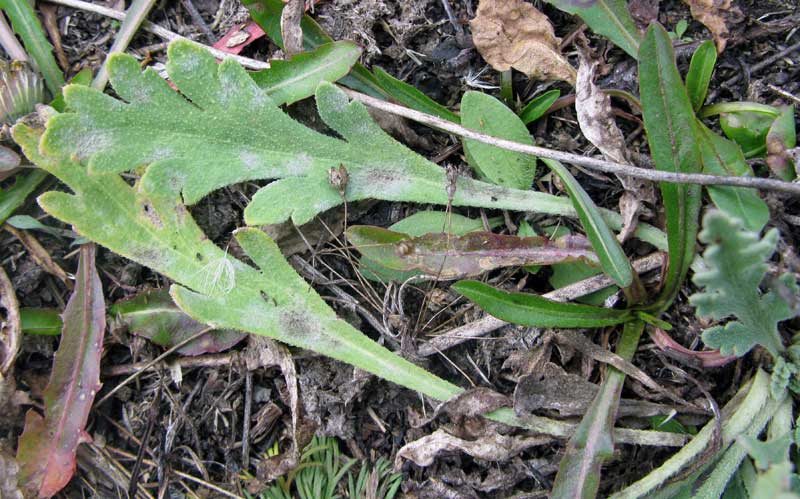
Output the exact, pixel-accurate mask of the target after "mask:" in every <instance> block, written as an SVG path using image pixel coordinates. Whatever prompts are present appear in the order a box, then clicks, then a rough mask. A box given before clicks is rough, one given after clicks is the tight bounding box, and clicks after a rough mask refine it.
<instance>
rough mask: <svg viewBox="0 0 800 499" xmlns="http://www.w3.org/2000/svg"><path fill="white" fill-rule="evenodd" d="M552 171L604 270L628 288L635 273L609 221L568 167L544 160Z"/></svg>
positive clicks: (621, 285) (622, 286)
mask: <svg viewBox="0 0 800 499" xmlns="http://www.w3.org/2000/svg"><path fill="white" fill-rule="evenodd" d="M542 161H543V162H544V164H546V165H547V166H548V167H549V168H550V169H551V170H553V172H554V173H555V174H556V175H558V177H559V178H560V179H561V183H562V184H563V185H564V188H565V189H566V190H567V193H569V197H570V199H571V200H572V204H573V205H574V206H575V211H577V212H578V217H579V218H580V220H581V225H583V230H585V231H586V236H587V237H588V238H589V241H591V243H592V248H594V251H595V252H596V253H597V257H598V258H599V259H600V265H601V266H602V267H603V271H604V272H605V273H606V274H608V275H609V277H611V278H612V279H613V280H614V282H615V283H617V285H618V286H619V287H621V288H627V287H628V286H631V285H632V284H633V282H634V272H633V267H631V263H630V261H629V260H628V257H627V256H625V252H624V251H623V250H622V246H620V244H619V241H617V238H616V237H614V233H613V232H611V229H610V228H609V227H608V224H606V222H605V220H603V218H602V217H601V216H600V211H599V210H598V209H597V206H596V205H595V204H594V201H592V198H590V197H589V195H588V194H586V191H584V190H583V187H581V184H579V183H578V181H577V180H575V177H573V176H572V174H571V173H570V172H569V170H567V169H566V168H565V167H564V165H562V164H561V163H559V162H558V161H555V160H552V159H543V160H542Z"/></svg>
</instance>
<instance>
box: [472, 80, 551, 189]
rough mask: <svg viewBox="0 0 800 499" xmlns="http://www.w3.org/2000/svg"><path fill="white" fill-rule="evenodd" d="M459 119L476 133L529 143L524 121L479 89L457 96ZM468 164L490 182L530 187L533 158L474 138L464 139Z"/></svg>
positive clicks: (530, 141) (531, 141) (531, 143)
mask: <svg viewBox="0 0 800 499" xmlns="http://www.w3.org/2000/svg"><path fill="white" fill-rule="evenodd" d="M461 122H462V124H463V125H464V126H465V127H467V128H469V129H472V130H475V131H476V132H481V133H485V134H487V135H491V136H492V137H498V138H501V139H507V140H513V141H514V142H520V143H522V144H530V145H533V140H532V139H531V136H530V133H528V129H527V128H526V127H525V124H524V123H522V121H521V120H520V119H519V117H518V116H517V115H516V114H514V112H513V111H511V110H510V109H509V108H508V107H506V105H505V104H503V103H502V102H500V101H499V100H497V99H495V98H494V97H492V96H491V95H487V94H484V93H482V92H466V93H465V94H464V96H463V97H462V98H461ZM463 142H464V152H465V153H466V156H467V159H468V160H469V163H470V165H472V167H473V168H474V169H475V170H476V171H477V172H478V173H479V174H480V175H481V176H482V177H484V178H486V179H488V180H489V181H490V182H492V183H494V184H497V185H502V186H505V187H512V188H515V189H523V190H526V189H530V187H531V184H532V183H533V177H534V175H535V174H536V158H535V157H533V156H530V155H528V154H522V153H518V152H513V151H508V150H506V149H501V148H499V147H496V146H491V145H489V144H484V143H483V142H478V141H476V140H470V139H464V141H463Z"/></svg>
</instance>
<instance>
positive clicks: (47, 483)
mask: <svg viewBox="0 0 800 499" xmlns="http://www.w3.org/2000/svg"><path fill="white" fill-rule="evenodd" d="M94 257H95V247H94V245H93V244H87V245H84V246H82V247H81V259H80V264H79V265H78V273H77V278H76V286H75V291H73V293H72V296H71V297H70V299H69V302H68V303H67V307H66V308H65V309H64V315H63V319H64V329H63V331H62V333H61V344H60V345H59V347H58V351H57V352H56V355H55V360H54V361H53V371H52V373H51V374H50V382H49V383H48V385H47V388H45V391H44V403H45V416H44V418H42V417H41V416H40V415H39V414H38V413H37V412H36V411H34V410H33V409H31V410H29V411H28V414H27V415H26V416H25V430H24V432H23V433H22V437H20V440H19V448H18V449H17V461H18V462H19V464H20V466H21V471H20V483H22V484H24V486H25V488H26V490H27V491H28V496H29V497H40V498H44V497H51V496H53V495H55V494H56V493H57V492H58V491H59V490H61V489H62V488H64V486H65V485H66V484H67V483H68V482H69V481H70V479H71V478H72V475H73V474H74V473H75V465H76V462H75V455H76V452H77V448H78V444H80V443H81V442H86V441H89V440H90V437H89V435H88V434H87V433H86V432H85V431H84V428H85V427H86V421H87V420H88V419H89V412H90V410H91V408H92V402H93V401H94V397H95V395H96V394H97V391H98V390H100V386H101V385H100V355H101V353H102V350H103V333H104V332H105V328H106V314H105V301H104V300H103V288H102V286H101V284H100V278H99V277H98V276H97V269H96V268H95V263H94Z"/></svg>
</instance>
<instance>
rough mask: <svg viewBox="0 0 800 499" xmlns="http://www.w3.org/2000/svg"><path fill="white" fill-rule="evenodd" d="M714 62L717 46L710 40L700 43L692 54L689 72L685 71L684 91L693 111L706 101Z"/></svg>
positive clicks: (697, 109)
mask: <svg viewBox="0 0 800 499" xmlns="http://www.w3.org/2000/svg"><path fill="white" fill-rule="evenodd" d="M716 63H717V47H716V46H715V45H714V42H712V41H711V40H706V41H704V42H703V43H701V44H700V46H699V47H697V49H696V50H695V51H694V54H692V61H691V62H690V63H689V72H688V73H686V91H687V92H688V93H689V100H690V101H691V102H692V109H694V110H695V112H697V111H699V110H700V108H701V107H703V104H704V103H705V101H706V94H707V93H708V84H709V83H710V82H711V74H712V73H713V72H714V65H715V64H716Z"/></svg>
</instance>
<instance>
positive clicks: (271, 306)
mask: <svg viewBox="0 0 800 499" xmlns="http://www.w3.org/2000/svg"><path fill="white" fill-rule="evenodd" d="M13 135H14V139H15V140H16V141H17V143H19V144H20V145H21V146H22V148H23V150H24V152H25V155H26V156H27V157H28V158H29V159H30V160H31V161H33V162H34V163H35V164H37V165H39V166H40V167H41V168H44V169H46V170H47V171H48V172H50V173H52V174H53V175H55V176H56V177H58V178H59V180H61V181H62V182H64V183H65V184H66V185H67V186H68V187H69V188H70V189H71V190H72V192H74V194H67V193H64V192H48V193H46V194H44V195H42V196H40V197H39V204H40V205H41V206H42V207H43V208H44V209H45V210H46V211H47V212H48V213H50V214H51V215H53V216H54V217H56V218H58V219H59V220H62V221H63V222H65V223H68V224H71V225H73V227H74V228H75V230H76V231H77V232H78V233H79V234H81V235H83V236H85V237H87V238H89V239H91V240H94V241H97V242H98V243H99V244H102V245H103V246H105V247H107V248H109V249H110V250H112V251H114V252H115V253H117V254H119V255H121V256H124V257H125V258H129V259H131V260H133V261H135V262H138V263H140V264H142V265H145V266H147V267H150V268H151V269H153V270H154V271H156V272H159V273H162V274H164V275H165V276H167V277H169V278H170V279H172V280H173V281H175V282H176V284H174V285H173V286H172V288H171V289H170V294H171V295H172V298H173V300H174V301H175V303H176V304H177V305H178V306H179V307H180V308H181V309H182V310H183V311H184V312H186V313H187V314H189V315H190V316H192V317H193V318H194V319H195V320H198V321H201V322H203V323H206V324H208V325H210V326H212V327H214V328H217V329H236V330H240V331H246V332H248V333H252V334H259V335H263V336H268V337H271V338H274V339H277V340H279V341H283V342H285V343H288V344H290V345H294V346H297V347H301V348H306V349H309V350H312V351H315V352H319V353H321V354H323V355H326V356H328V357H332V358H334V359H337V360H341V361H343V362H346V363H349V364H351V365H353V366H356V367H359V368H361V369H364V370H366V371H368V372H371V373H374V374H376V375H378V376H380V377H382V378H384V379H387V380H389V381H393V382H395V383H397V384H399V385H401V386H406V387H408V388H411V389H413V390H417V391H419V392H420V393H424V394H427V395H428V396H430V397H433V398H436V399H437V400H446V399H448V398H450V397H452V396H454V395H456V394H457V393H459V392H460V391H461V390H460V388H458V387H457V386H455V385H452V384H450V383H448V382H446V381H444V380H442V379H440V378H438V377H436V376H434V375H432V374H429V373H428V372H427V371H425V370H423V369H421V368H420V367H418V366H416V365H414V364H412V363H410V362H408V361H406V360H404V359H403V358H401V357H399V356H397V355H395V354H393V353H392V352H390V351H389V350H386V349H385V348H383V347H381V346H380V345H378V344H377V343H375V342H374V341H372V340H371V339H369V338H368V337H367V336H365V335H364V334H362V333H361V332H360V331H358V330H356V329H354V328H353V327H352V326H350V325H349V324H347V323H346V322H344V321H342V320H340V319H338V318H337V317H336V314H335V313H334V312H333V310H331V309H330V307H328V305H327V304H326V303H325V302H324V301H323V300H322V298H320V296H319V295H317V294H316V293H315V292H314V291H313V290H312V289H310V288H309V285H308V283H307V282H305V281H304V280H303V279H302V278H301V277H300V276H299V275H298V274H297V273H296V272H295V271H294V269H293V268H292V267H291V266H290V265H289V264H288V263H287V262H286V260H285V259H284V258H283V256H282V255H281V252H280V250H279V249H278V247H277V245H276V244H275V243H274V242H273V241H272V240H271V239H269V237H267V236H266V234H264V233H263V232H261V231H259V230H257V229H242V230H240V231H238V232H237V233H236V237H237V240H238V242H239V244H240V246H241V247H242V248H243V249H244V251H245V252H246V253H247V255H248V256H249V257H250V259H251V261H253V262H254V263H255V264H256V265H257V266H258V267H259V268H260V269H262V270H258V269H256V268H254V267H251V266H249V265H246V264H244V263H242V262H241V261H239V260H237V259H235V258H233V257H231V256H230V255H228V254H227V252H224V251H223V250H221V249H220V248H218V247H217V246H215V245H214V244H213V243H212V242H211V241H210V240H209V239H208V238H207V237H206V236H205V234H203V232H202V231H201V230H200V228H199V227H198V226H197V225H196V224H195V222H194V220H193V219H192V217H191V215H190V214H189V212H188V210H187V209H186V207H185V206H183V205H182V204H181V203H179V202H178V201H177V198H176V197H168V196H166V195H159V196H151V195H149V194H147V193H146V192H144V191H143V190H142V189H140V188H139V186H138V185H137V186H135V187H131V186H129V185H128V184H127V183H126V182H125V181H124V180H123V179H122V178H121V177H120V176H119V175H117V174H115V173H102V172H99V173H95V174H89V173H88V171H87V169H86V167H85V166H84V165H82V164H79V163H76V162H75V161H74V160H72V159H70V158H63V157H53V156H46V155H42V154H41V153H40V147H39V146H40V144H39V136H38V135H37V133H36V132H35V131H34V130H32V129H30V128H28V127H26V126H24V125H17V126H16V127H14V129H13Z"/></svg>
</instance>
